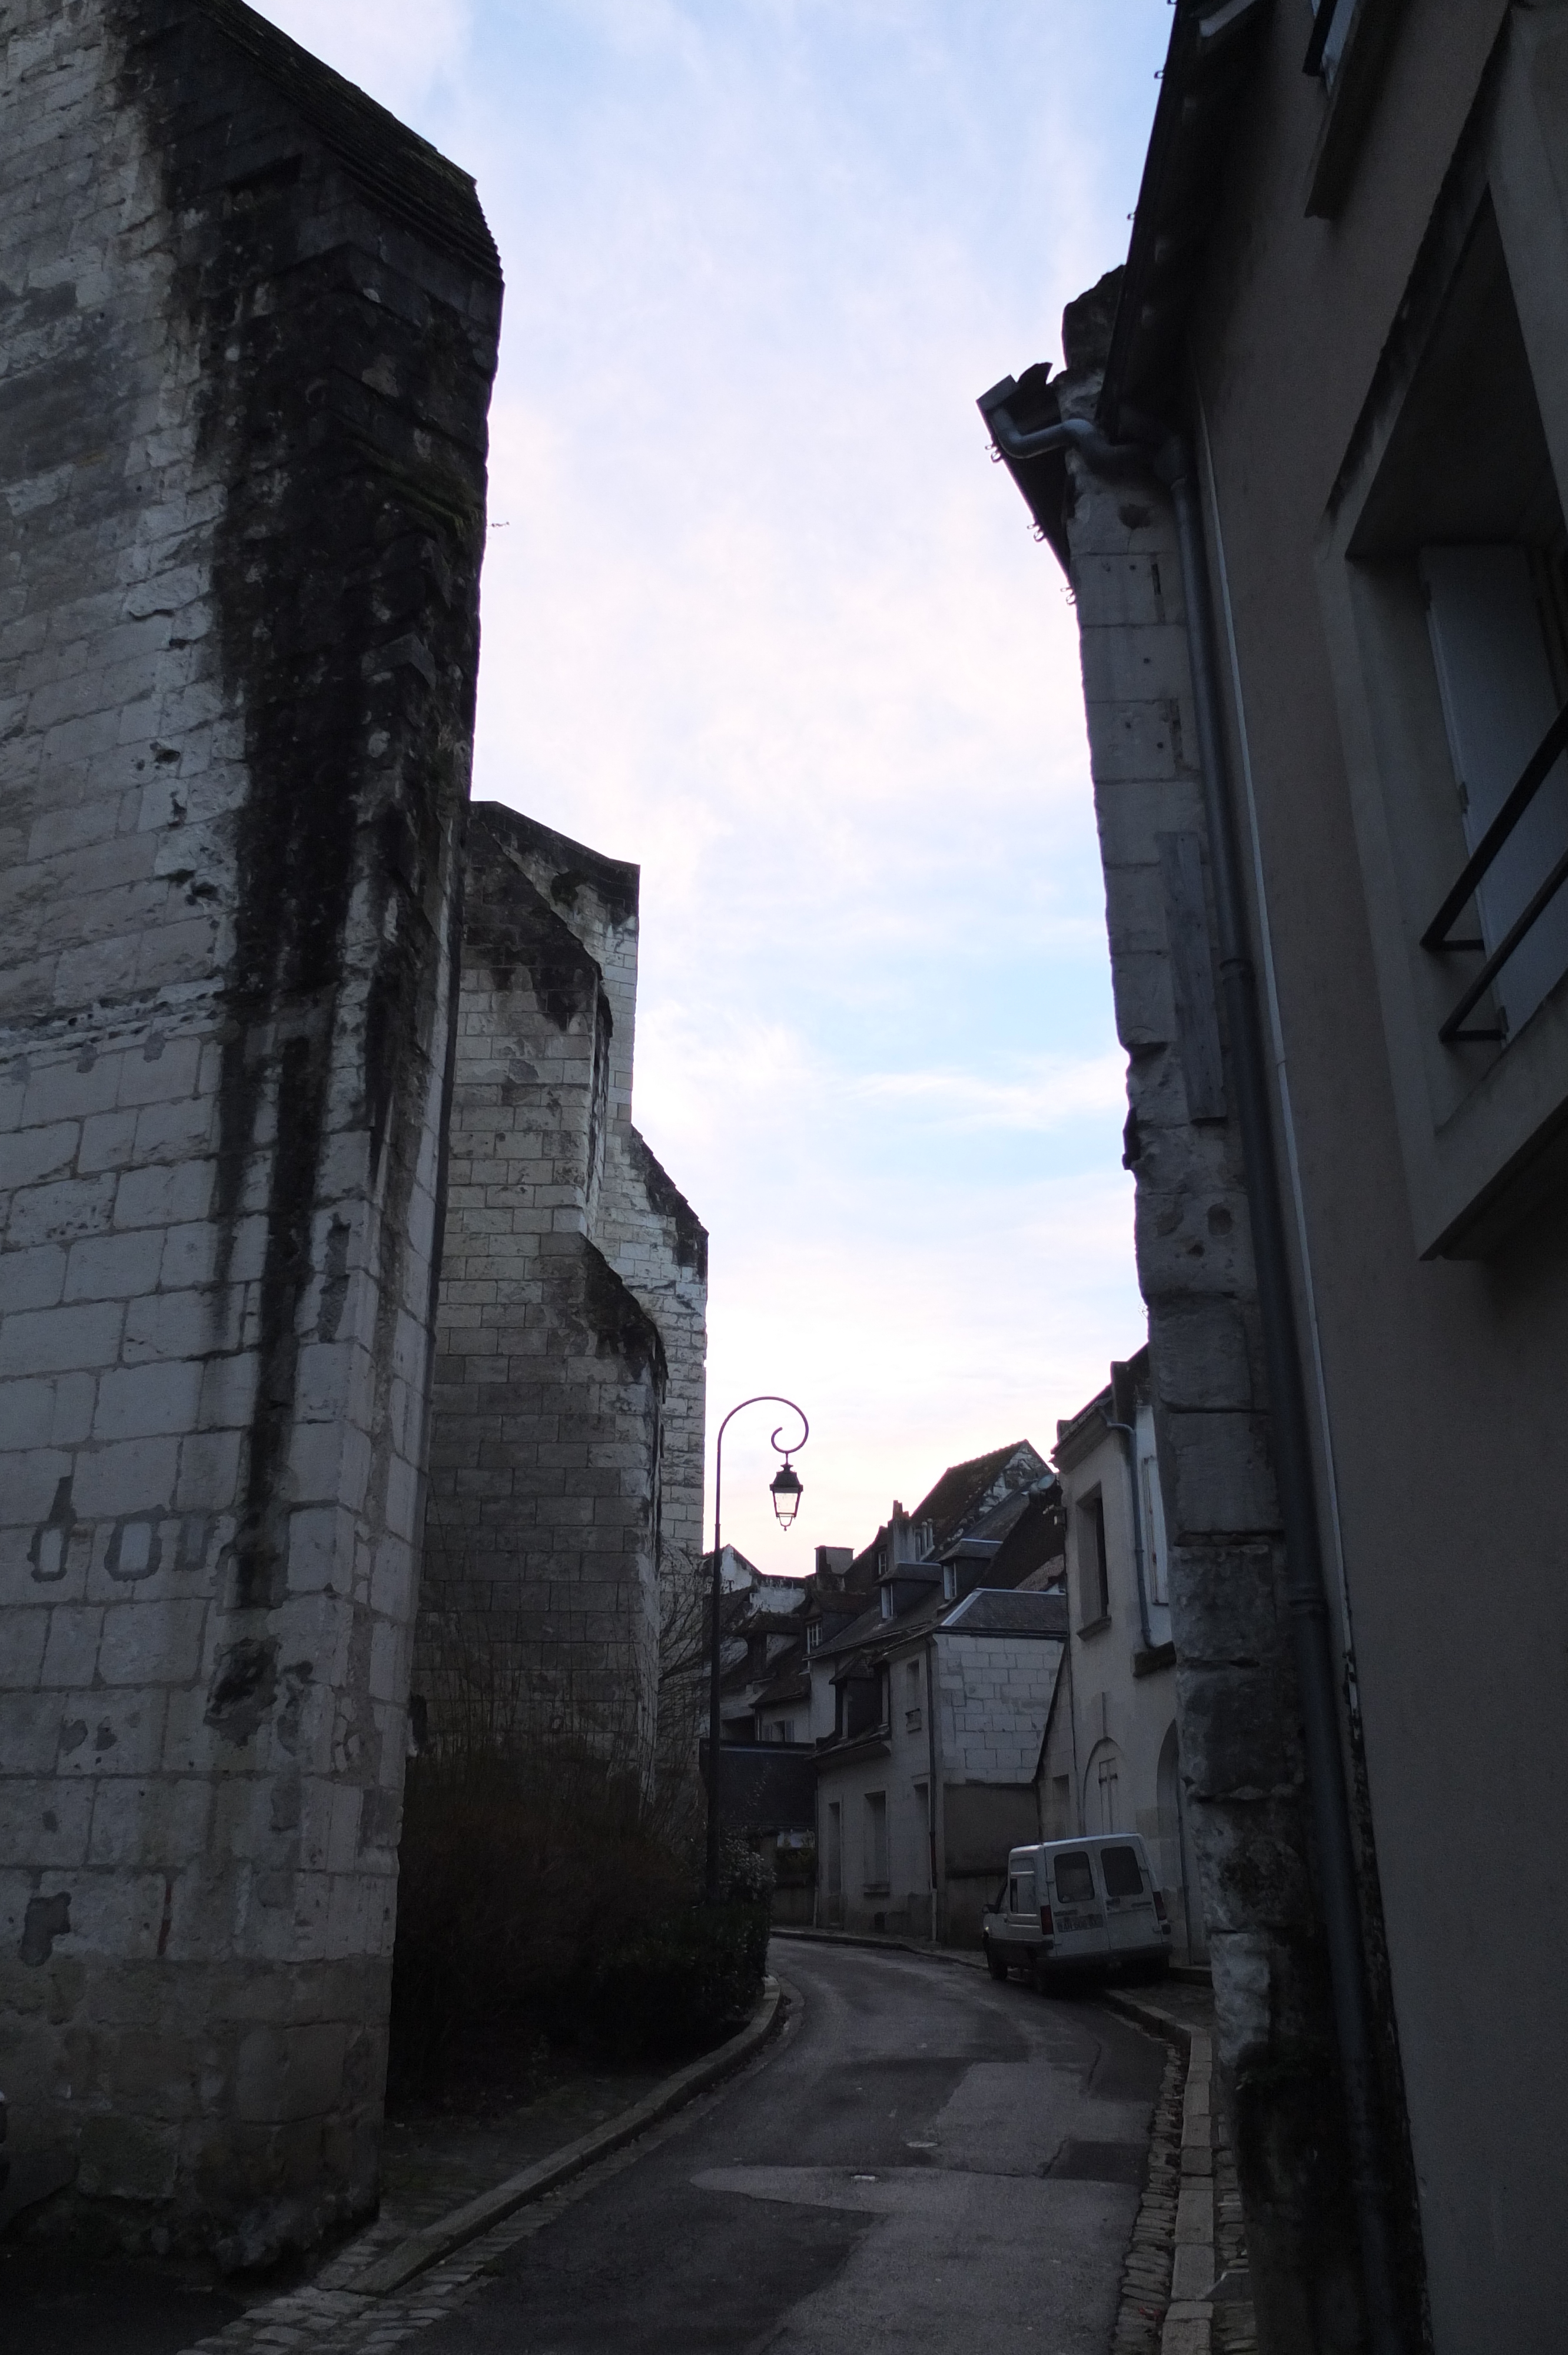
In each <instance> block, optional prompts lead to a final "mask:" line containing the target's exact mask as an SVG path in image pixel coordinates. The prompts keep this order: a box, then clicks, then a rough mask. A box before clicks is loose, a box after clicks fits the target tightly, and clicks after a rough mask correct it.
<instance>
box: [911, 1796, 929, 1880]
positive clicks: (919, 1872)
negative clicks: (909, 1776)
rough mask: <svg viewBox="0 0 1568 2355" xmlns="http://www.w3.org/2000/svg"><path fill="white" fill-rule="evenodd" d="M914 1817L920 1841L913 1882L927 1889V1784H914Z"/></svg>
mask: <svg viewBox="0 0 1568 2355" xmlns="http://www.w3.org/2000/svg"><path fill="white" fill-rule="evenodd" d="M915 1819H916V1837H917V1838H918V1839H919V1842H920V1857H919V1862H918V1865H917V1867H916V1873H915V1882H916V1887H917V1888H924V1889H928V1888H929V1887H930V1885H931V1791H930V1785H928V1784H926V1783H916V1785H915Z"/></svg>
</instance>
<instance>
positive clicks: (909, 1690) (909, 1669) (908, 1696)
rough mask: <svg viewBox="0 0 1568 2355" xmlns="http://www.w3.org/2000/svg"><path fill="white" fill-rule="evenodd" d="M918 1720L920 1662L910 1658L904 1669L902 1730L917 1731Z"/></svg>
mask: <svg viewBox="0 0 1568 2355" xmlns="http://www.w3.org/2000/svg"><path fill="white" fill-rule="evenodd" d="M920 1722H921V1718H920V1663H919V1661H918V1660H910V1661H909V1662H907V1664H906V1668H905V1671H904V1731H905V1732H906V1733H918V1732H919V1731H920Z"/></svg>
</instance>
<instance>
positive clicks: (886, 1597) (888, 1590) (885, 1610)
mask: <svg viewBox="0 0 1568 2355" xmlns="http://www.w3.org/2000/svg"><path fill="white" fill-rule="evenodd" d="M882 1615H883V1617H884V1618H885V1619H891V1618H892V1616H893V1589H892V1587H891V1586H885V1587H884V1588H883V1590H882Z"/></svg>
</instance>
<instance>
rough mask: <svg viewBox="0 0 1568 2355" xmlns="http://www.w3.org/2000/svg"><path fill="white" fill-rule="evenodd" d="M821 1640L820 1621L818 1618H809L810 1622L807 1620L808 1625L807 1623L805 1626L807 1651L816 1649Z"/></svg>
mask: <svg viewBox="0 0 1568 2355" xmlns="http://www.w3.org/2000/svg"><path fill="white" fill-rule="evenodd" d="M821 1640H822V1623H821V1620H820V1619H812V1620H810V1622H808V1625H807V1627H806V1649H807V1651H808V1652H814V1651H815V1650H816V1649H817V1646H819V1645H820V1644H821Z"/></svg>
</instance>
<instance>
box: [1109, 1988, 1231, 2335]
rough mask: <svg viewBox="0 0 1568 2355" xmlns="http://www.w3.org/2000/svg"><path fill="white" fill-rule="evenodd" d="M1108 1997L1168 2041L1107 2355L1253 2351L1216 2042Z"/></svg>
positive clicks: (1158, 2013) (1151, 2004)
mask: <svg viewBox="0 0 1568 2355" xmlns="http://www.w3.org/2000/svg"><path fill="white" fill-rule="evenodd" d="M1110 2000H1111V2001H1112V2002H1113V2003H1114V2004H1115V2005H1116V2007H1117V2009H1118V2010H1122V2011H1125V2012H1127V2013H1128V2014H1129V2015H1130V2016H1131V2017H1132V2018H1133V2019H1137V2020H1138V2021H1139V2024H1140V2025H1141V2026H1143V2027H1145V2028H1151V2029H1153V2030H1155V2031H1156V2033H1158V2034H1160V2035H1163V2036H1165V2037H1166V2038H1167V2039H1169V2040H1172V2041H1171V2046H1170V2057H1169V2059H1168V2060H1167V2062H1166V2064H1165V2077H1164V2081H1163V2083H1162V2084H1161V2085H1160V2099H1159V2101H1158V2103H1157V2104H1156V2106H1155V2114H1154V2130H1153V2134H1152V2137H1151V2138H1150V2151H1149V2174H1148V2178H1147V2180H1146V2183H1145V2188H1144V2193H1143V2199H1142V2200H1141V2202H1140V2204H1139V2211H1138V2221H1137V2222H1136V2223H1135V2224H1134V2226H1133V2230H1132V2240H1131V2242H1130V2243H1129V2245H1128V2253H1127V2257H1126V2261H1125V2263H1124V2264H1123V2268H1122V2290H1121V2309H1120V2312H1119V2313H1118V2317H1117V2326H1116V2335H1115V2337H1114V2339H1113V2340H1112V2342H1111V2344H1112V2350H1113V2355H1153V2350H1156V2349H1158V2350H1160V2355H1254V2350H1255V2349H1256V2347H1257V2324H1256V2319H1255V2315H1254V2312H1253V2306H1252V2298H1251V2295H1250V2286H1249V2277H1248V2273H1247V2255H1246V2238H1245V2232H1244V2229H1243V2225H1242V2210H1241V2195H1240V2192H1239V2190H1238V2189H1237V2185H1236V2172H1235V2160H1234V2154H1233V2152H1232V2149H1231V2144H1230V2137H1229V2132H1228V2129H1227V2127H1226V2124H1225V2117H1224V2108H1223V2106H1222V2105H1220V2104H1219V2103H1218V2102H1216V2101H1215V2100H1214V2098H1213V2087H1214V2072H1213V2036H1212V2035H1211V2034H1210V2032H1209V2031H1208V2030H1206V2029H1200V2028H1192V2027H1190V2026H1189V2025H1188V2024H1187V2023H1186V2022H1185V2021H1184V2020H1182V2019H1179V2018H1178V2017H1177V2015H1176V2014H1175V2013H1174V2012H1173V2011H1171V2010H1168V2009H1165V2007H1163V2006H1162V2005H1160V2004H1159V2003H1157V2002H1155V2001H1153V2000H1151V1999H1148V1998H1144V1999H1137V1998H1128V1997H1125V1996H1119V1997H1113V1998H1110Z"/></svg>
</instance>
